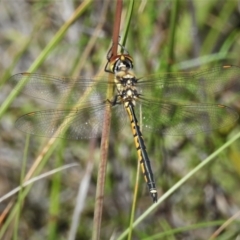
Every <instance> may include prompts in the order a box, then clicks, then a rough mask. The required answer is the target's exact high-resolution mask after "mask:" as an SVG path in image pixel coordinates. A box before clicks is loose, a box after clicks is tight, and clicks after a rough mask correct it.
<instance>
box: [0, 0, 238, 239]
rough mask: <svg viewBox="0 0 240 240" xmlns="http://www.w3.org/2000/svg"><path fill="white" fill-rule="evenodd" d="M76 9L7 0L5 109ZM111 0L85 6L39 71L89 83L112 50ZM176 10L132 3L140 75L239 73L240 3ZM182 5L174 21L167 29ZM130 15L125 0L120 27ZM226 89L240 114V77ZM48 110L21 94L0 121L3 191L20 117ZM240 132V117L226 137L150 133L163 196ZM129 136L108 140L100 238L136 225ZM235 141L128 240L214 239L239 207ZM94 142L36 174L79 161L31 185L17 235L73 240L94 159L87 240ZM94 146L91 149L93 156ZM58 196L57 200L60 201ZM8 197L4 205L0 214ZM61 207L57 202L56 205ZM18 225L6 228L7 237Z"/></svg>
mask: <svg viewBox="0 0 240 240" xmlns="http://www.w3.org/2000/svg"><path fill="white" fill-rule="evenodd" d="M80 3H81V2H80V1H74V0H68V1H64V0H62V1H50V0H39V1H31V0H29V1H24V0H16V1H14V0H10V1H7V0H3V1H1V3H0V56H1V57H0V87H1V90H0V103H1V104H4V102H5V100H6V98H7V96H8V95H9V93H10V91H11V89H12V88H13V86H12V85H10V84H9V82H8V79H9V77H10V76H11V75H13V74H15V73H18V72H24V71H27V70H28V69H29V67H30V66H31V64H32V63H33V62H34V61H35V59H36V58H37V57H38V56H39V55H40V54H41V53H42V52H43V49H44V48H45V47H46V45H47V44H48V43H49V42H50V41H51V39H52V38H53V37H54V35H55V34H56V33H57V31H58V30H59V28H61V27H62V26H63V24H64V22H65V21H67V20H68V19H69V17H70V16H71V14H72V13H73V12H74V10H75V9H76V8H77V7H78V5H79V4H80ZM115 3H116V2H115V1H100V0H99V1H98V0H95V1H92V2H90V3H89V4H88V5H87V6H86V9H85V10H84V11H83V13H82V14H80V16H79V18H78V19H77V21H76V22H75V23H74V24H73V25H72V26H71V27H70V28H69V29H68V30H67V32H66V33H65V34H64V36H63V39H62V40H61V41H60V42H59V43H57V45H56V46H55V47H54V48H51V50H50V53H49V55H48V56H47V58H46V59H45V60H44V61H43V62H42V64H40V65H39V67H38V68H37V70H36V72H39V73H47V74H52V75H59V76H78V75H81V76H88V77H92V76H94V75H95V74H97V73H99V72H100V71H102V70H103V67H104V65H105V64H106V54H107V52H108V50H109V48H110V46H111V36H112V28H113V21H114V14H115ZM175 3H176V1H174V0H172V1H167V0H165V1H160V0H158V1H154V0H150V1H135V5H134V11H133V14H132V20H131V23H130V29H129V34H128V38H127V44H126V48H127V49H128V51H129V53H130V54H131V55H132V57H133V59H134V68H135V73H136V75H137V76H144V75H149V74H154V73H157V72H162V71H166V70H171V71H174V72H175V71H190V70H193V69H200V68H202V67H204V68H206V67H209V68H211V66H214V65H223V64H233V65H237V66H240V2H239V1H237V0H229V1H224V0H209V1H207V0H180V1H178V5H177V6H176V5H175ZM175 7H176V15H175V16H176V21H175V23H174V22H173V24H171V17H172V14H173V12H174V8H175ZM104 8H106V9H107V11H106V12H104ZM127 10H128V1H124V8H123V13H122V26H123V28H122V31H123V29H124V27H125V24H126V23H125V20H126V14H127ZM238 75H239V74H238ZM230 90H231V91H230ZM230 90H228V91H225V92H222V93H221V96H218V99H221V103H223V104H226V105H228V106H230V107H232V108H234V109H235V110H236V111H238V112H239V113H240V94H239V91H240V79H238V84H236V88H235V89H230ZM43 104H44V103H42V102H41V101H39V100H36V99H35V100H34V99H33V98H29V97H28V96H26V95H23V94H20V95H18V96H17V97H16V98H15V99H14V101H13V102H12V103H11V105H10V106H9V107H8V108H7V109H6V111H5V112H4V114H3V115H2V116H1V119H0V196H3V195H4V194H6V193H7V192H9V191H10V190H11V189H13V188H14V187H17V186H18V185H19V182H20V180H19V179H20V173H21V169H22V162H23V160H22V159H23V154H24V147H25V141H26V135H25V134H23V133H22V132H20V131H18V130H17V129H16V128H15V127H14V122H15V120H16V119H17V117H19V116H21V115H22V114H24V113H27V112H30V111H33V110H36V109H37V110H41V109H47V108H48V106H47V105H46V103H45V104H44V105H43ZM129 125H130V124H129ZM239 130H240V127H239V121H238V122H237V123H236V124H235V125H234V126H233V127H232V128H229V129H227V130H226V131H224V132H223V131H220V130H219V131H214V132H211V133H208V134H198V135H196V136H191V137H164V138H163V137H161V136H157V135H156V134H152V133H146V134H145V133H144V139H145V141H146V146H147V150H148V154H149V156H150V159H151V161H152V166H153V169H154V174H155V180H156V184H157V188H158V192H159V195H161V194H163V193H164V192H166V191H167V190H168V189H169V188H171V186H173V185H174V184H175V183H176V182H177V181H178V180H179V179H181V178H182V177H183V176H184V175H186V174H187V173H188V172H189V171H190V170H191V169H193V168H194V167H195V166H196V165H198V164H199V163H200V162H201V161H202V160H204V159H205V158H206V157H207V156H209V155H210V154H211V153H212V152H214V151H215V150H216V149H218V148H219V147H220V146H222V145H223V144H224V143H225V142H226V141H228V140H229V139H230V138H231V137H232V136H234V134H236V133H237V132H239ZM129 131H130V126H129V128H128V130H127V131H119V132H118V133H117V134H116V135H115V138H111V139H110V150H109V158H108V170H107V176H106V186H105V200H104V209H103V217H102V220H103V223H102V232H101V239H110V237H111V236H112V239H117V238H116V236H117V235H119V234H120V233H121V232H122V231H123V230H125V229H126V228H127V227H128V224H129V215H130V214H129V212H130V209H131V203H132V196H133V188H134V184H135V183H134V180H135V175H136V166H137V154H136V150H135V146H134V142H133V138H132V135H131V134H129ZM47 141H48V140H47V139H45V138H41V137H36V136H31V137H30V146H29V148H28V155H27V169H28V168H29V167H30V166H31V164H32V163H33V162H34V159H36V158H37V156H39V153H40V152H41V149H42V148H43V146H45V144H46V142H47ZM239 145H240V142H239V141H237V142H235V143H234V144H232V145H231V147H229V148H228V149H227V150H225V151H224V152H222V153H221V154H220V155H219V156H218V157H217V158H216V159H215V160H214V161H213V162H212V163H211V164H210V165H208V166H207V167H205V168H204V169H202V170H201V171H199V172H198V173H197V174H195V176H194V177H193V178H191V179H190V180H189V181H188V182H186V183H185V184H184V186H183V187H181V188H180V189H179V190H178V191H176V192H175V193H174V194H173V195H171V197H169V198H168V199H167V200H165V201H164V202H163V203H162V204H161V205H160V206H159V207H158V208H157V211H154V212H153V213H152V214H150V215H149V216H148V217H147V218H146V219H145V220H144V221H143V222H142V223H141V224H140V225H139V226H137V228H136V230H134V231H133V238H132V239H145V238H146V239H147V237H149V238H148V239H208V238H209V237H210V236H211V234H212V233H213V232H214V231H215V230H216V228H217V226H219V224H220V223H221V221H220V220H222V222H224V221H226V220H227V219H229V218H230V217H231V216H233V215H234V214H235V213H237V212H238V211H239V210H240V208H239V206H240V189H239V186H240V185H239V182H240V147H239ZM91 146H92V145H91V143H90V141H70V140H62V139H61V140H58V141H57V143H56V146H55V148H54V149H53V150H52V153H51V154H49V156H48V157H47V160H49V161H48V162H47V164H46V165H45V166H44V169H43V170H42V171H41V172H46V171H48V170H51V169H53V168H55V167H57V166H59V165H61V164H67V163H72V162H77V163H79V167H75V168H70V169H68V170H65V171H63V172H61V174H60V175H57V177H56V176H51V177H48V178H46V179H44V180H41V181H39V182H37V183H35V184H34V186H33V188H32V189H31V190H30V192H29V194H28V196H27V197H26V200H25V201H24V205H23V208H22V210H21V214H20V221H19V225H18V226H17V229H18V239H34V240H35V239H67V237H68V233H69V229H70V226H71V219H72V214H73V209H74V206H75V204H76V203H75V202H76V197H77V191H78V185H79V182H80V183H81V181H82V179H83V177H84V176H85V174H86V169H87V164H88V162H89V161H93V162H94V167H93V171H92V172H91V174H90V177H91V178H90V183H89V185H88V190H87V197H86V199H84V207H83V210H82V212H81V219H80V224H79V228H78V233H77V238H76V239H81V240H82V239H90V238H91V225H92V221H93V211H94V203H95V190H96V179H97V168H98V161H99V156H100V149H99V146H100V140H99V139H98V140H97V141H96V142H95V147H94V151H92V149H91ZM90 149H91V150H90ZM90 151H91V152H92V153H93V157H92V158H91V159H89V155H90V153H89V152H90ZM140 179H141V180H140V186H139V195H138V200H137V209H136V215H137V216H139V215H140V214H141V213H143V212H144V211H145V210H146V209H147V208H148V207H149V206H150V205H151V204H152V202H151V198H150V197H149V193H148V191H147V188H146V184H145V182H144V180H143V177H142V175H141V176H140ZM56 189H57V190H56ZM54 192H56V193H57V194H56V193H55V195H54ZM9 201H10V200H9V199H8V200H6V201H4V202H2V203H0V211H1V212H2V211H3V210H4V209H5V208H6V206H7V204H8V202H9ZM54 206H55V207H56V206H57V207H56V209H55V210H54ZM218 220H219V221H220V223H218V224H215V225H214V224H213V225H214V226H211V224H210V223H209V222H214V221H218ZM199 223H203V226H204V227H203V226H197V225H196V224H199ZM195 225H196V227H195V228H194V230H186V231H180V233H177V234H174V233H173V231H172V230H173V229H178V228H181V227H187V226H195ZM11 229H12V228H11V227H8V231H9V232H11ZM167 231H170V234H169V235H168V236H166V235H165V236H164V237H162V238H160V236H158V237H156V238H154V237H153V236H154V235H155V234H158V233H164V232H167ZM9 232H8V234H10V233H9ZM239 235H240V228H239V220H238V222H237V221H236V222H234V223H232V224H230V225H229V226H228V227H227V229H226V231H225V232H224V233H222V234H221V235H220V236H219V237H218V238H217V239H237V236H238V237H239ZM8 236H11V234H10V235H8ZM150 237H151V238H150ZM6 239H12V238H6Z"/></svg>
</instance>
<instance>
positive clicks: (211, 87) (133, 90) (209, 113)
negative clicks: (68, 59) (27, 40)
mask: <svg viewBox="0 0 240 240" xmlns="http://www.w3.org/2000/svg"><path fill="white" fill-rule="evenodd" d="M121 50H124V52H123V53H119V54H118V55H116V56H110V55H109V54H108V58H107V59H108V62H107V65H106V67H105V71H106V72H108V73H110V74H113V75H114V81H113V82H109V81H108V78H107V76H103V77H97V78H94V79H93V78H75V79H73V78H66V77H58V76H50V75H45V74H38V73H19V74H16V75H14V76H12V77H11V78H10V81H12V82H14V83H15V84H16V83H18V82H19V81H27V83H26V85H25V87H24V88H23V92H24V93H25V94H27V95H30V96H32V97H34V98H40V99H43V100H45V101H48V102H52V103H56V104H59V103H65V104H66V105H68V107H70V106H71V107H70V108H69V109H58V108H57V109H51V110H44V111H36V112H31V113H28V114H25V115H23V116H21V117H20V118H19V119H18V120H17V122H16V126H17V128H19V129H20V130H21V131H23V132H27V133H30V134H34V135H39V136H45V137H61V138H67V139H75V140H76V139H77V140H78V139H84V138H94V137H97V136H99V135H100V134H101V131H102V126H103V118H104V111H105V106H106V104H109V105H110V106H111V108H112V114H113V118H114V119H116V121H113V128H118V129H121V127H122V126H124V125H126V124H127V120H126V113H127V116H128V118H129V120H130V126H131V129H132V134H133V137H134V142H135V147H136V149H137V154H138V160H139V161H140V164H141V168H142V171H143V174H144V178H145V181H146V183H147V186H148V189H149V192H150V195H151V196H152V199H153V202H156V201H157V198H158V197H157V190H156V185H155V181H154V177H153V173H152V169H151V164H150V160H149V157H148V154H147V151H146V147H145V143H144V140H143V137H142V130H140V127H139V124H138V118H137V116H139V115H140V114H141V119H142V123H141V128H142V129H143V131H145V130H147V131H154V132H155V134H159V135H160V134H161V135H162V134H168V135H185V134H196V133H199V132H208V131H212V130H214V129H218V128H224V127H226V126H229V125H231V124H233V123H234V122H235V121H237V119H238V114H237V112H236V111H234V110H233V109H231V108H229V107H227V106H224V105H221V104H212V103H208V102H207V103H202V101H203V100H206V99H207V96H209V95H211V94H213V93H215V92H220V91H221V90H222V89H224V87H223V86H224V84H225V85H226V83H227V82H228V81H229V80H236V79H240V68H239V67H237V66H231V65H227V66H216V67H213V68H210V69H207V70H204V71H199V72H189V73H165V74H155V75H150V76H146V77H141V78H138V77H136V76H135V74H134V73H133V59H132V57H131V56H130V55H129V53H128V52H127V50H126V49H125V48H123V47H122V49H121ZM108 87H111V88H113V89H114V94H113V96H112V98H111V99H107V98H106V89H107V88H108ZM139 107H141V111H140V110H139Z"/></svg>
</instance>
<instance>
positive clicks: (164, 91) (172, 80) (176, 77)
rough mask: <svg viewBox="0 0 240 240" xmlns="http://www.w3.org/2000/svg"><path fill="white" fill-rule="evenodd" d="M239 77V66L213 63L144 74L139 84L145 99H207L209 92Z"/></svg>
mask: <svg viewBox="0 0 240 240" xmlns="http://www.w3.org/2000/svg"><path fill="white" fill-rule="evenodd" d="M239 80H240V67H237V66H230V65H229V66H216V67H212V68H210V69H207V70H204V71H199V72H185V73H184V72H183V73H167V74H166V73H165V74H156V75H150V76H146V77H143V78H139V79H138V88H139V89H140V90H139V93H141V94H142V97H143V98H145V99H147V98H154V99H160V98H161V99H164V100H166V99H170V100H173V99H175V100H176V99H177V100H178V101H190V100H191V101H203V100H205V101H206V97H207V96H209V95H210V94H212V93H217V92H219V91H221V90H223V89H226V88H231V87H234V86H235V85H236V84H238V83H239Z"/></svg>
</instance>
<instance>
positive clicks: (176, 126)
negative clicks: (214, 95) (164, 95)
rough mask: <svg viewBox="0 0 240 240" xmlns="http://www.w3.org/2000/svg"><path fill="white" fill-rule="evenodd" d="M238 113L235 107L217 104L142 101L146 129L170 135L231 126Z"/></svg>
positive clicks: (143, 120) (188, 133)
mask: <svg viewBox="0 0 240 240" xmlns="http://www.w3.org/2000/svg"><path fill="white" fill-rule="evenodd" d="M137 114H139V113H137ZM238 117H239V116H238V113H237V112H236V111H234V110H233V109H231V108H229V107H226V106H223V105H217V104H216V105H215V104H191V105H179V104H177V103H169V102H162V103H154V102H152V103H150V102H147V103H144V104H142V122H143V127H144V129H145V130H150V131H153V130H154V131H158V132H159V133H161V134H166V135H190V134H196V133H199V132H208V131H212V130H214V129H219V128H224V127H227V126H230V125H232V124H233V123H235V122H236V121H237V119H238Z"/></svg>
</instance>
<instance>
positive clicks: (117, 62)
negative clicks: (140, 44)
mask: <svg viewBox="0 0 240 240" xmlns="http://www.w3.org/2000/svg"><path fill="white" fill-rule="evenodd" d="M109 68H110V71H111V72H112V73H115V74H116V73H118V72H120V71H129V70H132V69H133V59H132V57H131V56H130V55H129V54H120V55H116V56H115V57H113V58H111V60H110V62H109Z"/></svg>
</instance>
